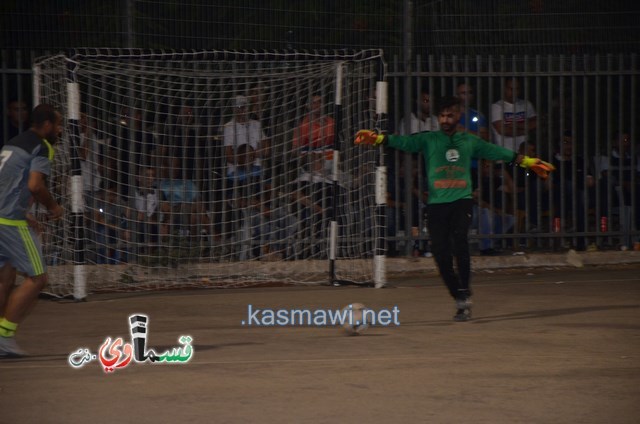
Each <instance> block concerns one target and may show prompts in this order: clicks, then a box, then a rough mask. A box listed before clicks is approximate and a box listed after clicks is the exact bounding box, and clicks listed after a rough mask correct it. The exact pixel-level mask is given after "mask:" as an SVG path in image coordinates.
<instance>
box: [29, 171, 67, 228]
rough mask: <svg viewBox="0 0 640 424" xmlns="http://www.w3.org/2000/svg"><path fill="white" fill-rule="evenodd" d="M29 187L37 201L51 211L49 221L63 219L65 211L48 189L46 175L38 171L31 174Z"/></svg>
mask: <svg viewBox="0 0 640 424" xmlns="http://www.w3.org/2000/svg"><path fill="white" fill-rule="evenodd" d="M28 186H29V191H30V192H31V194H32V195H33V198H34V199H35V201H36V202H38V203H40V204H41V205H42V206H44V207H45V208H47V210H48V211H49V219H58V218H60V217H62V213H63V212H64V210H63V209H62V207H61V206H60V205H59V204H58V202H56V200H55V199H54V198H53V196H52V195H51V193H50V192H49V190H48V189H47V184H46V176H45V174H43V173H41V172H38V171H31V172H29V182H28Z"/></svg>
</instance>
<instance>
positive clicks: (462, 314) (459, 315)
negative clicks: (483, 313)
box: [453, 309, 471, 322]
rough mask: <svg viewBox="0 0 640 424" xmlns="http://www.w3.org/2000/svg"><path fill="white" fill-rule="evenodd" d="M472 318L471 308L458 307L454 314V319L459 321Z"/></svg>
mask: <svg viewBox="0 0 640 424" xmlns="http://www.w3.org/2000/svg"><path fill="white" fill-rule="evenodd" d="M470 319H471V309H458V310H457V311H456V314H455V315H454V316H453V320H454V321H457V322H463V321H469V320H470Z"/></svg>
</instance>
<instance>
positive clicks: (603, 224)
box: [600, 216, 609, 233]
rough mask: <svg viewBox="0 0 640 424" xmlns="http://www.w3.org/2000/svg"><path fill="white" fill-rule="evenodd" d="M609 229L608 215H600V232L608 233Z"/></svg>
mask: <svg viewBox="0 0 640 424" xmlns="http://www.w3.org/2000/svg"><path fill="white" fill-rule="evenodd" d="M608 229H609V228H608V222H607V217H606V216H602V217H600V232H601V233H606V232H607V230H608Z"/></svg>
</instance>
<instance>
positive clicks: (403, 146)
mask: <svg viewBox="0 0 640 424" xmlns="http://www.w3.org/2000/svg"><path fill="white" fill-rule="evenodd" d="M429 134H432V133H417V134H412V135H387V134H379V133H378V132H376V131H372V130H360V131H358V132H357V133H356V138H355V141H354V142H355V144H357V145H358V144H366V145H370V146H380V145H387V146H389V147H393V148H394V149H398V150H402V151H404V152H409V153H418V152H421V151H422V150H423V149H424V141H425V139H427V137H428V136H429Z"/></svg>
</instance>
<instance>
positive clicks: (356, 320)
mask: <svg viewBox="0 0 640 424" xmlns="http://www.w3.org/2000/svg"><path fill="white" fill-rule="evenodd" d="M365 309H367V307H366V306H364V305H363V304H362V303H352V304H350V305H347V306H345V307H344V308H343V309H342V311H343V312H346V314H344V316H345V318H346V319H345V321H344V322H343V323H342V328H344V329H345V331H346V332H347V334H349V335H350V336H357V335H358V334H362V333H363V332H364V331H365V330H366V329H367V328H369V324H368V323H367V322H365V316H364V310H365Z"/></svg>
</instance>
